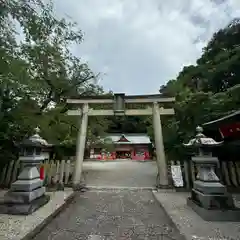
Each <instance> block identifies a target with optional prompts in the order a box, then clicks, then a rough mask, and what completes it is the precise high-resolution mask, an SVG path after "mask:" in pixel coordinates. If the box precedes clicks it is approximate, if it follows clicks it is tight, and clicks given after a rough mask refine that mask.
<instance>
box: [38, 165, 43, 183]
mask: <svg viewBox="0 0 240 240" xmlns="http://www.w3.org/2000/svg"><path fill="white" fill-rule="evenodd" d="M39 173H40V179H41V180H44V166H41V167H40V171H39Z"/></svg>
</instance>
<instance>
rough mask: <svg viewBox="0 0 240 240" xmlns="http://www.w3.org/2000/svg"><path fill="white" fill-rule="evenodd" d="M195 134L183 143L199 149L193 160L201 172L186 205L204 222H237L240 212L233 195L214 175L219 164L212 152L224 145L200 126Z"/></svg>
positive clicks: (239, 218)
mask: <svg viewBox="0 0 240 240" xmlns="http://www.w3.org/2000/svg"><path fill="white" fill-rule="evenodd" d="M196 131H197V135H196V137H195V138H194V139H192V140H190V141H189V143H188V144H183V145H184V146H185V147H191V148H195V149H197V150H198V154H197V155H196V156H194V157H192V158H191V160H192V161H193V163H195V164H196V166H197V169H198V173H197V177H196V180H195V181H194V183H193V189H192V191H191V197H190V198H188V200H187V204H188V205H189V206H190V207H191V208H192V209H193V210H194V211H195V212H196V213H197V214H198V215H200V216H201V217H202V218H203V219H204V220H207V221H238V220H240V209H239V208H236V207H235V205H234V201H233V198H232V196H231V194H229V193H228V192H227V189H226V187H225V186H224V185H223V184H222V183H221V182H220V180H219V178H218V176H217V175H216V173H215V167H216V166H218V165H219V161H218V158H217V157H213V156H212V149H214V148H217V147H219V146H221V145H222V143H223V142H216V141H215V140H214V139H212V138H208V137H206V136H205V135H204V134H203V129H202V127H197V128H196Z"/></svg>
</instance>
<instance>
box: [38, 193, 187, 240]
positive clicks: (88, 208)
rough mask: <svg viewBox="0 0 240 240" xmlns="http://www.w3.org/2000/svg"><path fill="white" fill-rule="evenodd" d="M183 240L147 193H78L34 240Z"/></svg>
mask: <svg viewBox="0 0 240 240" xmlns="http://www.w3.org/2000/svg"><path fill="white" fill-rule="evenodd" d="M43 239H44V240H45V239H46V240H54V239H57V240H65V239H66V240H73V239H74V240H75V239H92V240H97V239H101V240H102V239H104V240H105V239H106V240H107V239H109V240H110V239H111V240H112V239H120V240H121V239H132V240H134V239H148V240H151V239H153V240H154V239H156V240H157V239H159V240H160V239H163V240H165V239H166V240H169V239H176V240H183V239H184V238H183V237H182V236H181V235H180V233H179V232H178V230H177V229H176V228H175V226H174V225H173V223H172V222H171V220H170V218H169V217H168V216H167V215H166V214H165V211H164V210H163V209H162V207H160V205H159V203H158V202H157V201H156V200H155V198H154V197H153V194H152V192H151V191H148V190H142V191H140V190H135V191H129V190H107V191H88V192H85V193H83V194H81V193H78V194H77V195H76V197H75V199H74V201H73V202H72V203H71V204H70V205H69V206H68V208H67V209H65V210H64V211H63V212H62V213H61V214H60V215H59V216H58V217H57V218H55V219H54V220H53V221H52V222H51V223H50V224H49V225H48V226H46V227H45V228H44V229H43V230H42V231H41V232H40V233H39V234H38V235H37V236H36V237H35V238H34V240H43Z"/></svg>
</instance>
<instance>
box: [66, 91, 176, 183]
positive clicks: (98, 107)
mask: <svg viewBox="0 0 240 240" xmlns="http://www.w3.org/2000/svg"><path fill="white" fill-rule="evenodd" d="M174 101H175V98H166V97H163V96H162V95H159V94H157V95H134V96H125V94H122V93H121V94H114V95H113V96H94V97H93V96H89V97H81V98H79V97H77V98H70V99H67V103H68V104H69V105H72V107H75V109H69V110H68V115H72V116H79V118H80V128H79V134H78V139H77V146H76V148H77V149H76V164H75V168H74V176H73V185H74V186H75V187H77V186H78V185H79V184H80V180H81V173H82V163H83V158H84V149H85V144H86V135H87V126H88V117H90V116H124V115H126V116H143V115H145V116H148V115H152V116H153V128H154V137H155V148H156V157H157V166H158V172H159V183H158V185H159V186H162V187H167V186H168V172H167V162H166V157H165V151H164V145H163V135H162V123H161V115H173V114H174V109H173V108H164V107H163V104H167V103H168V104H169V103H172V102H174Z"/></svg>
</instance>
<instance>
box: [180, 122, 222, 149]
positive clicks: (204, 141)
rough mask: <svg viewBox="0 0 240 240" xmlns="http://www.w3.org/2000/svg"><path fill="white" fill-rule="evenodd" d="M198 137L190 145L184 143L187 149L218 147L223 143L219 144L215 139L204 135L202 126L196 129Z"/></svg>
mask: <svg viewBox="0 0 240 240" xmlns="http://www.w3.org/2000/svg"><path fill="white" fill-rule="evenodd" d="M196 132H197V134H196V136H195V138H193V139H191V140H190V141H189V142H188V143H183V145H184V146H185V147H218V146H221V145H222V144H223V142H217V141H215V140H214V139H213V138H208V137H206V136H205V135H204V134H203V128H202V127H201V126H197V127H196Z"/></svg>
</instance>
